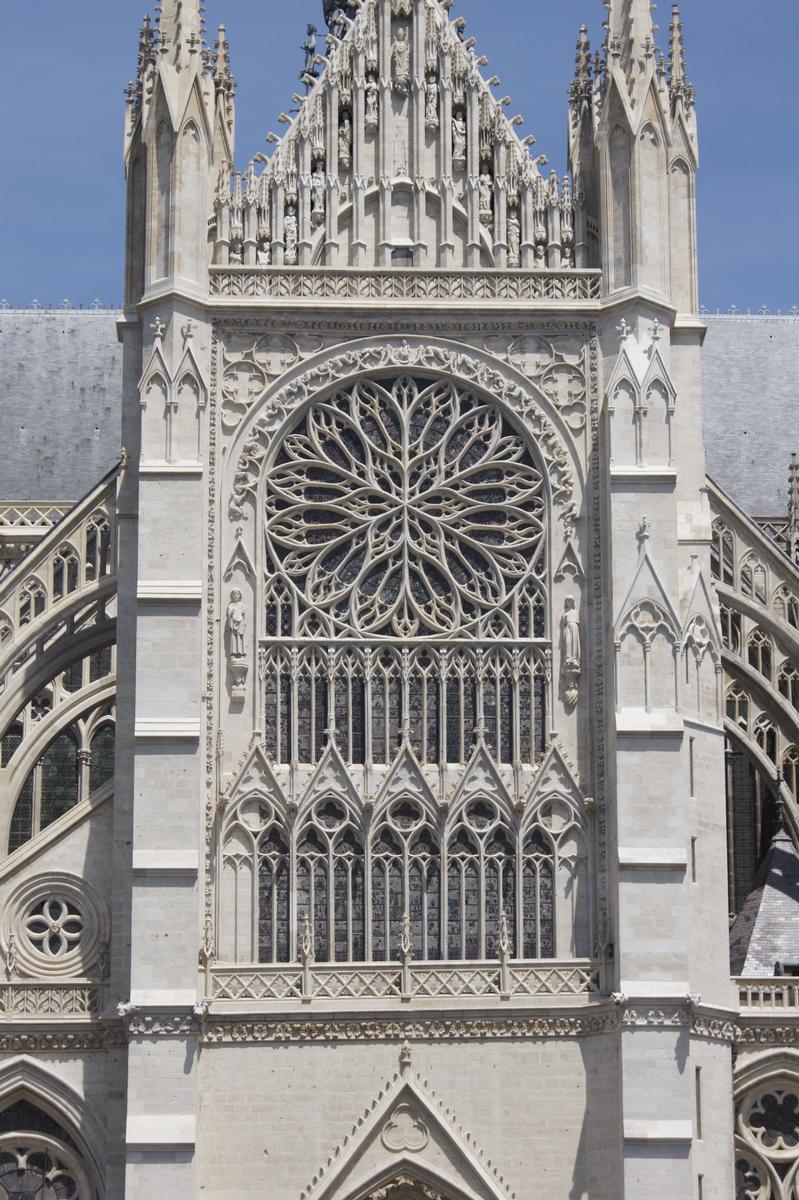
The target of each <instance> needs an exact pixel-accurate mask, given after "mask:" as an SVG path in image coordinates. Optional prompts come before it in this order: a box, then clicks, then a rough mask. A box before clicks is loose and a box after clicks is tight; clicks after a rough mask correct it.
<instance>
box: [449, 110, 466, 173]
mask: <svg viewBox="0 0 799 1200" xmlns="http://www.w3.org/2000/svg"><path fill="white" fill-rule="evenodd" d="M452 161H453V162H454V163H456V164H461V165H463V164H465V162H466V117H465V116H464V115H463V113H455V115H454V117H453V118H452Z"/></svg>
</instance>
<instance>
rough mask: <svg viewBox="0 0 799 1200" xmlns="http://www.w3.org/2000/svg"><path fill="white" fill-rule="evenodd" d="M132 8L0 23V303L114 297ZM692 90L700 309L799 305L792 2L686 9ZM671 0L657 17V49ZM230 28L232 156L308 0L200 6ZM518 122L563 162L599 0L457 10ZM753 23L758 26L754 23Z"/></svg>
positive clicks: (290, 82)
mask: <svg viewBox="0 0 799 1200" xmlns="http://www.w3.org/2000/svg"><path fill="white" fill-rule="evenodd" d="M145 6H146V5H145V3H144V2H143V0H103V2H102V3H101V2H99V0H94V2H93V3H90V0H68V3H59V2H57V0H27V3H25V4H15V5H11V4H8V5H6V6H5V11H4V13H3V41H4V54H3V71H2V73H0V145H2V148H3V159H4V171H3V182H2V187H0V230H2V233H0V298H5V299H7V300H8V301H9V302H10V303H12V304H18V305H27V304H30V302H31V301H32V300H33V299H34V298H36V299H38V300H39V302H40V303H42V304H43V305H47V304H52V305H57V304H59V303H60V302H61V301H62V300H63V299H65V298H66V299H69V300H70V301H71V302H72V303H73V304H75V305H78V304H90V303H91V302H92V301H93V300H94V299H95V298H98V299H100V300H101V301H102V302H103V303H104V304H108V305H112V304H116V303H118V301H119V299H120V296H121V291H122V286H121V281H122V230H123V178H122V166H121V153H122V118H123V97H122V89H123V87H124V86H125V84H126V83H127V81H128V80H129V79H130V78H131V75H132V74H133V72H134V70H135V62H136V44H137V30H138V26H139V23H140V20H141V16H142V13H143V11H144V8H145ZM682 7H683V19H684V24H685V30H686V39H687V44H688V56H689V57H688V65H689V73H690V75H691V78H692V80H693V82H694V84H695V86H696V88H697V91H698V93H699V101H698V104H699V107H698V112H699V120H700V137H701V153H702V169H701V176H700V213H699V217H700V238H701V241H700V252H701V262H700V266H701V275H702V289H701V291H702V301H703V303H704V304H705V305H707V307H708V308H711V309H715V308H717V307H721V308H722V310H725V309H727V308H729V307H730V305H733V304H735V305H737V307H738V308H740V309H746V308H752V309H753V310H756V309H759V308H760V307H761V306H762V305H767V306H768V307H769V308H770V309H771V310H772V311H777V310H778V309H782V311H787V310H789V309H790V308H791V306H792V305H799V280H798V277H799V222H797V219H796V211H797V196H799V154H797V150H798V149H799V135H798V133H797V130H798V129H799V88H797V83H798V82H799V80H798V79H797V76H798V74H799V72H798V71H797V46H799V3H797V0H771V2H770V3H769V4H768V6H767V7H766V6H764V8H763V9H760V8H759V7H758V6H756V5H753V4H752V2H751V0H683V6H682ZM670 8H671V5H670V3H668V2H667V0H661V3H660V4H659V6H658V10H657V13H656V20H659V21H660V23H661V25H662V26H663V28H662V29H661V32H660V34H659V41H660V44H661V46H663V47H665V46H666V44H667V41H668V32H667V28H666V27H667V25H668V20H669V15H670ZM207 9H208V11H207V21H208V27H209V30H213V29H214V28H215V27H216V25H217V24H218V23H219V22H220V21H224V22H225V24H226V25H227V29H228V36H229V39H230V42H231V49H232V56H233V67H234V71H235V74H236V77H237V80H238V83H239V90H238V97H237V111H238V138H237V141H238V157H239V161H240V163H241V164H244V163H246V161H247V159H248V158H249V157H251V155H253V154H254V153H255V152H256V151H257V150H259V149H265V146H264V135H265V134H266V132H267V131H268V130H269V129H273V128H274V129H279V128H280V127H279V126H278V125H277V120H276V118H277V114H278V113H279V112H280V111H281V110H282V109H284V108H286V107H287V104H288V102H289V97H290V96H291V93H292V92H293V91H295V90H296V89H297V86H298V83H297V72H298V71H299V69H300V65H301V52H300V44H301V42H302V40H303V36H304V33H305V24H306V21H308V20H311V21H317V22H318V24H320V25H321V23H322V22H321V0H286V2H285V3H284V2H283V0H208V4H207ZM458 13H459V14H461V15H462V16H463V17H464V18H465V19H466V21H467V27H468V32H469V34H472V35H474V36H475V37H476V38H477V39H478V42H479V46H480V49H481V51H482V52H484V53H485V54H487V55H488V57H489V59H490V70H491V71H492V72H496V73H497V74H498V75H499V76H500V77H501V79H502V93H503V94H505V93H507V94H510V96H511V97H512V99H513V109H512V111H513V112H521V113H523V114H524V115H525V117H526V118H527V124H526V126H525V127H524V129H523V130H522V132H523V133H534V134H535V135H536V137H537V139H538V147H537V148H538V150H539V151H540V152H542V153H545V154H547V155H548V156H549V159H550V162H551V163H552V164H553V165H554V166H556V167H558V169H559V170H563V168H564V167H565V141H566V135H565V130H566V91H567V88H568V86H569V83H570V81H571V77H572V67H573V61H574V44H575V40H576V34H577V30H578V27H579V25H580V23H581V22H582V21H585V22H586V24H588V26H589V29H590V31H591V33H592V36H593V38H594V41H595V43H596V44H598V43H599V42H600V40H601V21H602V18H603V16H604V8H603V6H602V3H601V0H491V2H490V3H486V0H456V3H455V5H454V8H453V14H458ZM761 13H764V14H767V15H764V16H763V17H762V18H761V19H760V20H758V16H759V14H761Z"/></svg>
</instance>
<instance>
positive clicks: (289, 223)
mask: <svg viewBox="0 0 799 1200" xmlns="http://www.w3.org/2000/svg"><path fill="white" fill-rule="evenodd" d="M284 233H285V239H286V254H285V263H286V266H289V267H294V266H296V265H297V237H298V233H297V214H296V213H295V212H294V209H292V208H290V209H289V211H288V212H287V213H286V218H285V222H284Z"/></svg>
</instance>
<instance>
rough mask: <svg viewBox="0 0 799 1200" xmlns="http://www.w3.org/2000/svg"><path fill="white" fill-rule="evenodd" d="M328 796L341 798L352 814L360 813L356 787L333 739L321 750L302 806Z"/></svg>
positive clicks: (308, 805) (307, 806)
mask: <svg viewBox="0 0 799 1200" xmlns="http://www.w3.org/2000/svg"><path fill="white" fill-rule="evenodd" d="M329 797H333V798H334V799H336V800H342V801H343V802H344V803H345V804H346V805H347V807H348V808H349V809H350V811H351V812H353V813H354V814H356V815H358V814H359V813H360V810H361V801H360V797H359V795H358V789H357V788H356V787H355V784H354V782H353V780H352V776H351V775H350V773H349V771H348V770H347V767H346V764H345V762H344V759H343V758H342V757H341V754H340V752H339V749H338V747H337V746H336V744H335V742H333V741H330V742H328V744H327V746H326V747H325V749H324V750H323V752H322V757H321V758H320V760H319V763H318V765H317V767H316V770H315V771H314V773H313V775H312V776H311V778H310V781H309V783H308V787H307V788H306V790H305V794H304V796H303V800H302V808H303V810H306V809H308V808H309V807H310V806H311V805H312V804H315V803H316V801H317V800H321V799H327V798H329Z"/></svg>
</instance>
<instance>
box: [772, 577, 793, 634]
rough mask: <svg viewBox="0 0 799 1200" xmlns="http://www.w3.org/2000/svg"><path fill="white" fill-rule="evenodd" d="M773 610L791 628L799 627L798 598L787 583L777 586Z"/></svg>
mask: <svg viewBox="0 0 799 1200" xmlns="http://www.w3.org/2000/svg"><path fill="white" fill-rule="evenodd" d="M774 612H775V613H776V615H777V616H778V617H779V618H780V619H781V620H782V621H786V622H787V624H788V625H790V626H791V628H792V629H799V599H797V597H796V596H795V595H794V593H793V592H792V591H791V589H790V588H789V587H788V586H787V585H783V586H782V587H781V588H778V589H777V591H776V592H775V594H774Z"/></svg>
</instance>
